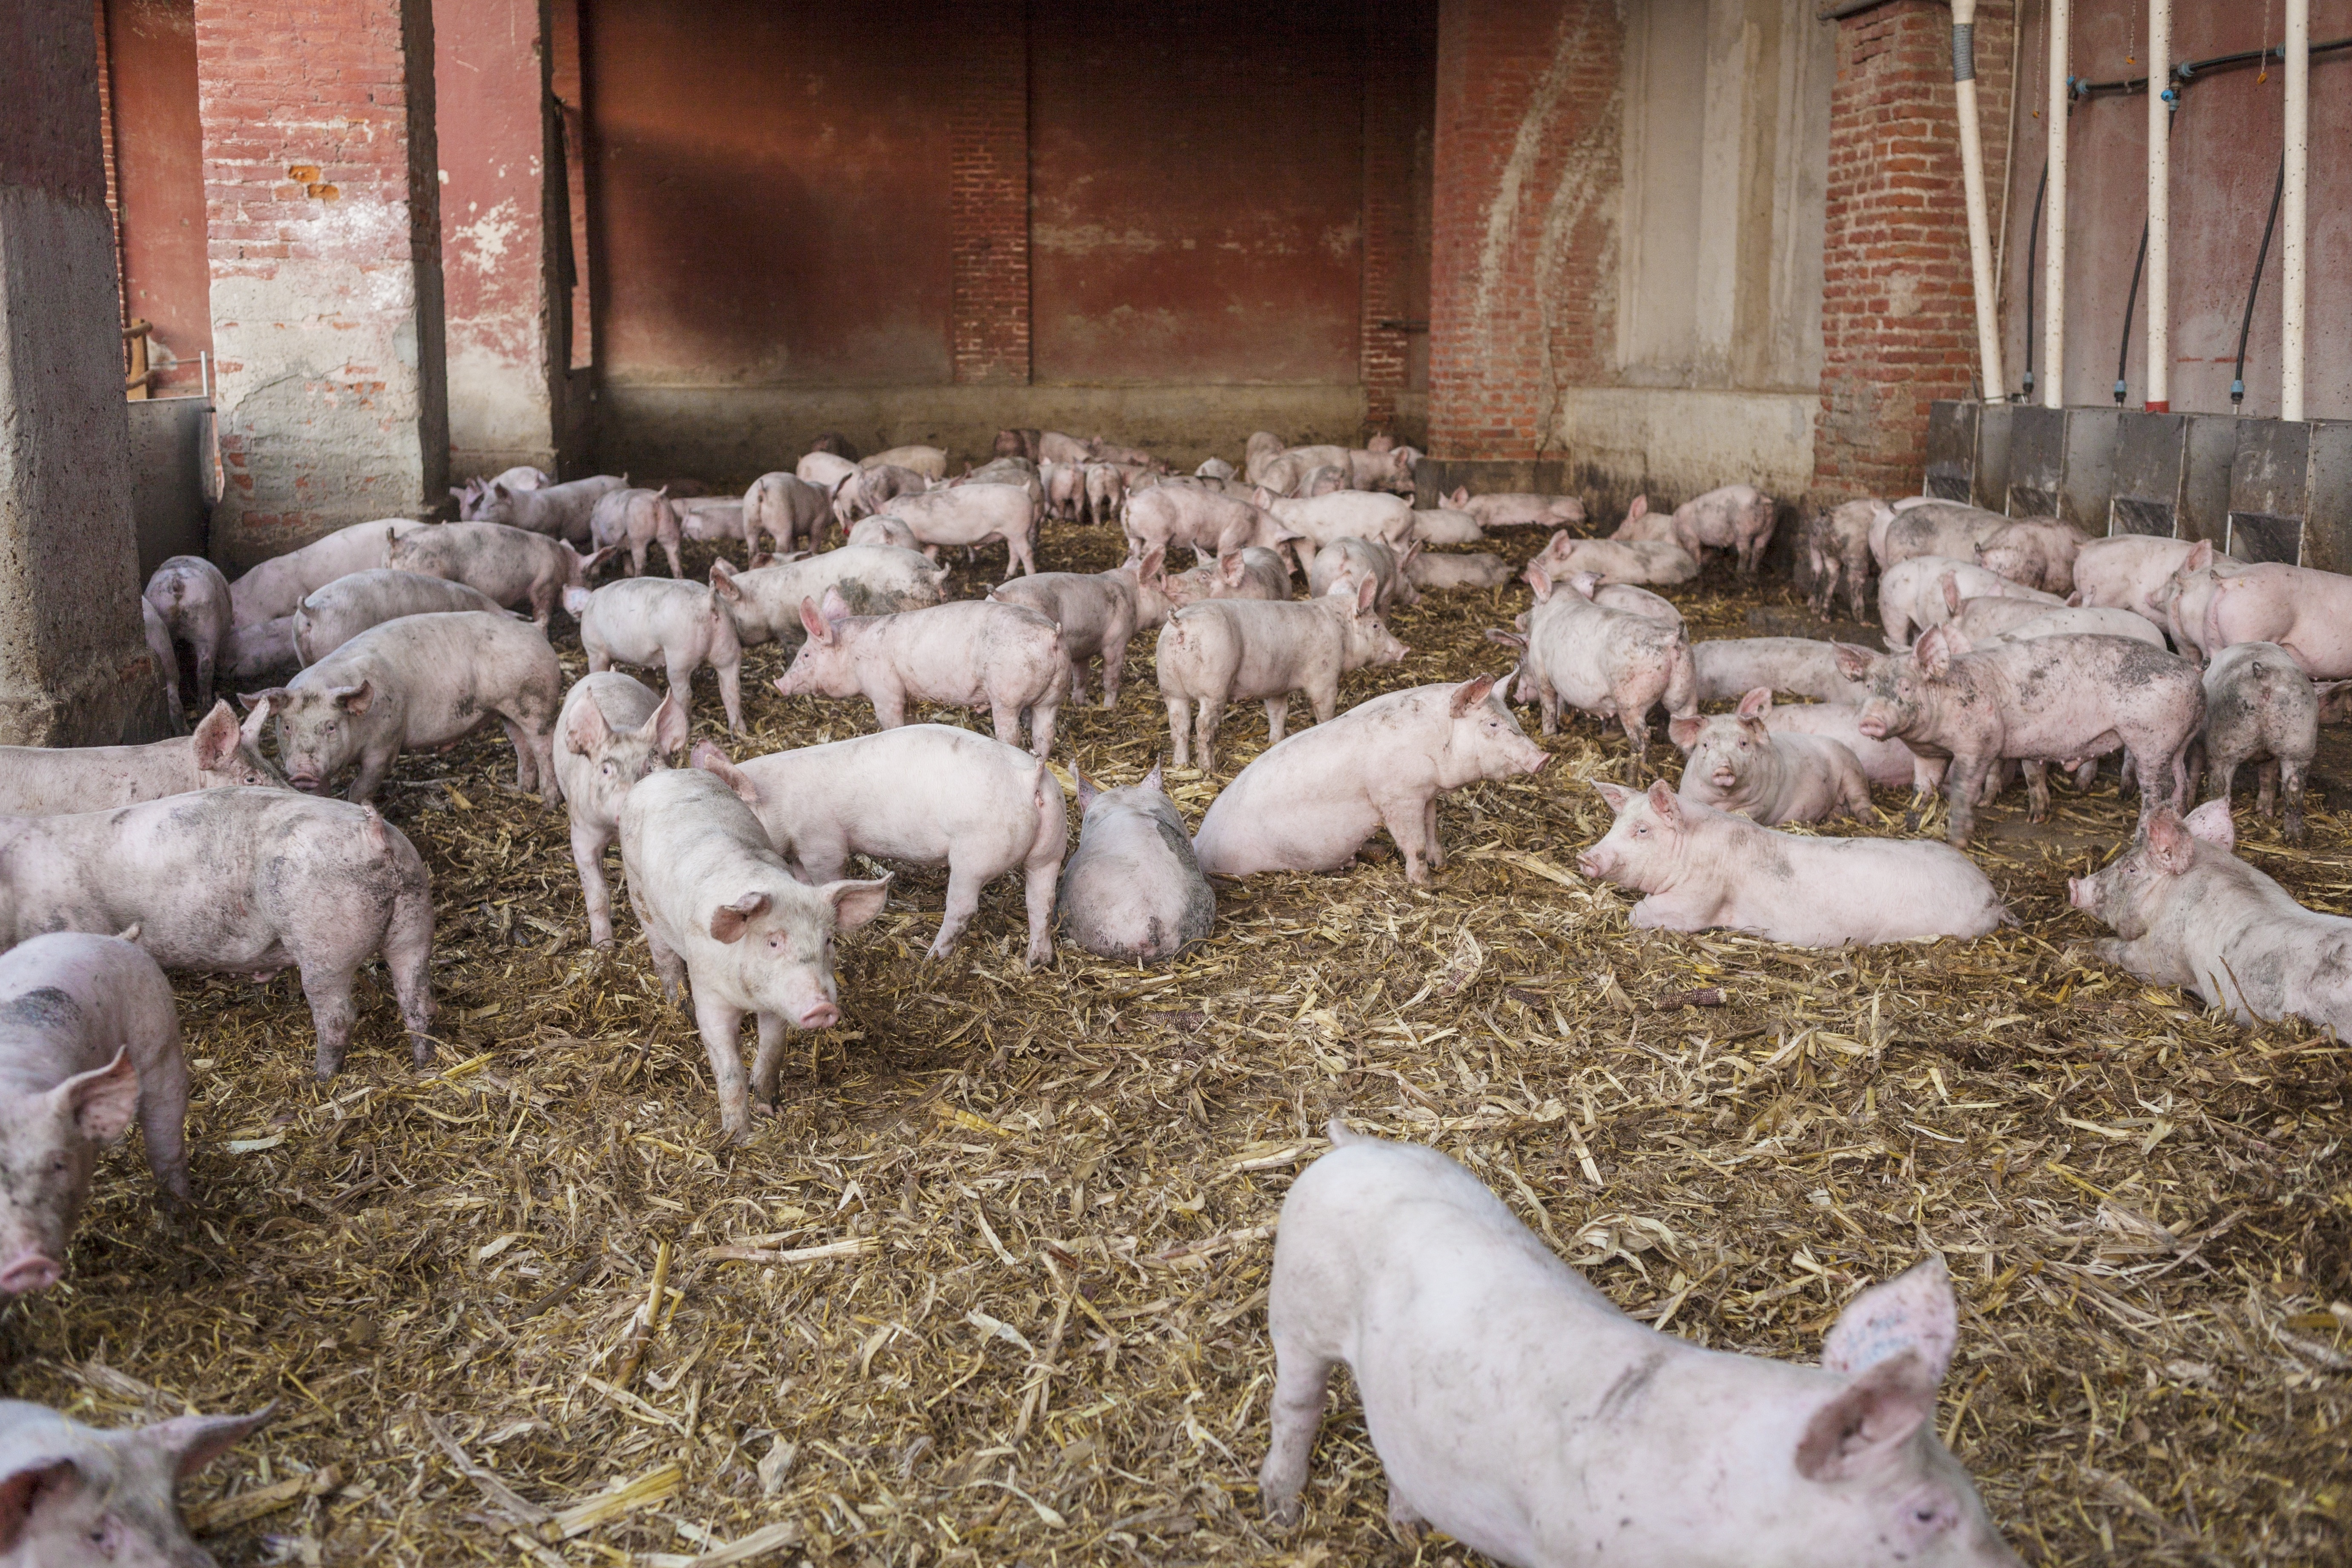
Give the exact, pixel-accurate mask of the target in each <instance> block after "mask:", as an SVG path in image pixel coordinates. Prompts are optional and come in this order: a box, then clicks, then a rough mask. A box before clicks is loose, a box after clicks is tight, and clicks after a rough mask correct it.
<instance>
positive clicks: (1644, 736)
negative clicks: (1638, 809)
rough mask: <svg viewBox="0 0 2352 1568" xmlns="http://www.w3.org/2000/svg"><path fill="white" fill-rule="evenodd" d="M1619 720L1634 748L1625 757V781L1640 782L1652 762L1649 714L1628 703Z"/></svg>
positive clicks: (1618, 717) (1618, 716)
mask: <svg viewBox="0 0 2352 1568" xmlns="http://www.w3.org/2000/svg"><path fill="white" fill-rule="evenodd" d="M1617 722H1618V724H1619V725H1620V726H1621V727H1622V729H1623V730H1624V731H1625V743H1626V744H1627V745H1628V746H1629V747H1631V748H1632V750H1631V752H1629V753H1628V754H1627V756H1626V758H1625V782H1626V783H1627V784H1640V783H1641V782H1642V770H1643V768H1645V767H1647V766H1648V765H1649V763H1650V725H1649V716H1648V715H1647V714H1646V713H1637V712H1635V711H1634V710H1633V705H1632V704H1631V703H1628V704H1627V705H1626V706H1625V707H1624V708H1623V709H1622V710H1620V711H1619V713H1618V715H1617Z"/></svg>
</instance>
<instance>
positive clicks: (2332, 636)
mask: <svg viewBox="0 0 2352 1568" xmlns="http://www.w3.org/2000/svg"><path fill="white" fill-rule="evenodd" d="M2158 603H2159V605H2161V606H2162V607H2163V608H2164V609H2165V611H2166V616H2167V619H2168V629H2169V630H2170V631H2171V633H2172V640H2173V641H2174V642H2175V643H2177V644H2179V646H2180V647H2181V649H2182V650H2183V651H2184V652H2185V651H2187V650H2189V649H2190V648H2195V649H2196V650H2198V651H2199V653H2200V654H2201V655H2202V656H2203V657H2204V658H2212V657H2213V655H2214V654H2216V653H2218V652H2220V651H2221V649H2222V648H2225V647H2231V646H2232V645H2233V644H2237V643H2242V642H2267V643H2276V644H2277V645H2278V646H2279V647H2283V648H2284V649H2286V650H2287V653H2288V655H2289V656H2290V657H2292V658H2294V661H2295V663H2297V664H2299V665H2301V666H2302V667H2303V672H2304V673H2305V675H2308V676H2310V677H2311V678H2312V679H2315V680H2341V679H2345V678H2347V677H2352V576H2347V575H2346V574H2343V573H2341V572H2323V571H2319V570H2317V569H2315V568H2313V567H2308V566H2286V565H2282V564H2280V563H2276V562H2263V563H2260V564H2258V565H2253V566H2237V567H2232V566H2229V565H2228V564H2227V563H2220V562H2216V560H2215V559H2214V556H2213V547H2212V546H2211V545H2210V544H2203V543H2200V544H2199V545H2198V546H2197V548H2196V549H2194V550H2192V551H2190V552H2189V554H2188V556H2187V557H2185V558H2184V559H2183V560H2182V561H2181V563H2180V564H2179V566H2178V567H2176V568H2175V569H2174V571H2173V574H2172V577H2171V579H2170V581H2169V582H2168V583H2167V584H2166V585H2165V587H2164V588H2163V589H2162V590H2160V591H2159V594H2158Z"/></svg>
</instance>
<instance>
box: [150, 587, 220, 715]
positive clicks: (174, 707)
mask: <svg viewBox="0 0 2352 1568" xmlns="http://www.w3.org/2000/svg"><path fill="white" fill-rule="evenodd" d="M139 620H140V626H141V630H142V631H143V632H144V633H145V634H146V637H147V657H148V658H150V659H152V660H153V661H154V665H155V679H156V680H157V681H158V682H159V683H160V684H161V685H162V686H163V706H164V708H165V710H167V711H168V712H169V713H170V715H171V719H172V733H173V734H174V735H177V734H179V733H181V732H182V731H184V730H186V729H187V727H188V705H187V702H186V701H185V700H184V699H183V698H182V697H181V695H180V656H179V654H178V652H177V651H176V650H174V649H173V647H172V628H171V627H170V626H166V625H165V624H164V622H163V616H162V615H161V614H159V613H158V612H157V610H156V608H155V606H154V605H153V604H152V603H151V602H150V601H149V600H148V599H147V598H145V597H144V596H143V595H142V597H141V598H140V601H139ZM229 635H230V636H231V637H235V636H236V634H235V633H234V632H232V633H230V634H229Z"/></svg>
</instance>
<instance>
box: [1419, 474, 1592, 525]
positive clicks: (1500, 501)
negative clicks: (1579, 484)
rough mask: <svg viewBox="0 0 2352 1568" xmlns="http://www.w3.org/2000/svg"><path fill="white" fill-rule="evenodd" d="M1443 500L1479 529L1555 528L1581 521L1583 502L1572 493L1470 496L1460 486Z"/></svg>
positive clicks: (1515, 493) (1464, 488)
mask: <svg viewBox="0 0 2352 1568" xmlns="http://www.w3.org/2000/svg"><path fill="white" fill-rule="evenodd" d="M1444 499H1445V504H1446V507H1447V508H1448V509H1449V510H1454V511H1466V512H1468V513H1469V514H1470V515H1471V516H1472V517H1473V518H1475V519H1476V520H1477V522H1478V526H1479V527H1480V528H1559V527H1561V526H1562V525H1564V524H1568V523H1577V522H1582V521H1584V502H1583V501H1582V500H1580V499H1579V498H1578V497H1575V496H1539V495H1528V494H1526V493H1524V492H1513V493H1510V494H1506V495H1489V496H1474V495H1472V494H1471V493H1470V488H1469V487H1468V486H1467V485H1461V486H1457V487H1455V489H1454V493H1453V494H1451V495H1449V496H1447V497H1445V498H1444Z"/></svg>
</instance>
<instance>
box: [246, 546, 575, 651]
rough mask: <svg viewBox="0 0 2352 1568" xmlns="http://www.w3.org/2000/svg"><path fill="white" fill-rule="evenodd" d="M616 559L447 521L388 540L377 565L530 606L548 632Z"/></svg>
mask: <svg viewBox="0 0 2352 1568" xmlns="http://www.w3.org/2000/svg"><path fill="white" fill-rule="evenodd" d="M612 556H613V552H612V550H611V549H604V550H599V551H597V552H595V553H594V554H593V555H583V554H581V553H580V552H578V551H577V550H574V549H573V548H572V544H571V542H570V541H568V540H562V539H550V538H548V537H546V536H545V535H544V534H538V533H530V532H527V531H524V530H522V529H520V528H509V527H507V526H506V525H504V524H503V523H496V522H445V523H442V524H440V525H438V526H437V527H436V528H433V529H432V530H430V531H426V532H423V533H415V534H402V535H399V536H397V537H395V538H393V539H391V540H389V541H388V542H387V554H386V557H385V559H383V560H381V561H377V562H374V563H373V564H374V565H378V566H389V567H391V568H393V569H394V570H395V571H400V572H422V573H425V574H427V575H428V576H434V577H446V578H447V579H449V581H451V582H453V583H463V584H466V586H467V587H469V588H474V589H478V590H479V591H480V592H481V593H482V594H484V595H487V596H488V597H489V598H490V599H491V600H492V601H493V602H495V603H497V604H500V605H507V606H509V607H512V606H514V605H522V604H528V605H530V616H531V619H532V621H533V622H535V623H536V624H537V625H538V626H539V628H540V629H541V631H544V630H546V629H547V622H548V617H549V616H551V615H552V614H553V613H554V611H555V602H556V600H557V599H558V598H560V597H561V596H562V593H563V590H564V589H566V588H585V587H586V586H587V585H588V579H589V576H590V574H593V572H594V571H595V570H596V568H598V567H599V566H602V565H603V564H604V563H605V562H606V561H608V560H610V559H612ZM289 613H291V612H289Z"/></svg>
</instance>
